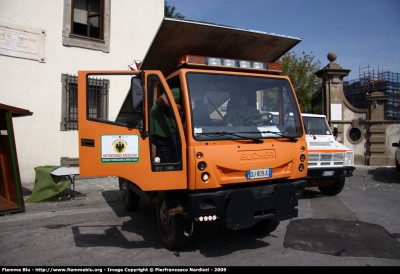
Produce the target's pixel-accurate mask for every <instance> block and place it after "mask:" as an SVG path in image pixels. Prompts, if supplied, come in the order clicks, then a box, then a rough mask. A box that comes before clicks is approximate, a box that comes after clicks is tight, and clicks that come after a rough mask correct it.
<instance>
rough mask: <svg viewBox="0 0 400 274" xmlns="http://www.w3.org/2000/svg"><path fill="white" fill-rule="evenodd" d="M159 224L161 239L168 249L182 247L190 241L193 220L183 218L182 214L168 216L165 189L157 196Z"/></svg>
mask: <svg viewBox="0 0 400 274" xmlns="http://www.w3.org/2000/svg"><path fill="white" fill-rule="evenodd" d="M156 210H157V225H158V232H159V234H160V238H161V241H162V242H163V244H164V245H165V246H166V247H167V249H170V250H174V249H178V248H182V247H184V246H186V245H187V244H188V243H189V240H190V236H191V232H190V231H191V230H193V228H192V225H193V224H192V221H191V220H188V219H183V218H182V217H181V216H180V214H176V215H174V216H168V214H167V211H168V209H167V206H166V204H165V191H159V192H158V196H157V209H156Z"/></svg>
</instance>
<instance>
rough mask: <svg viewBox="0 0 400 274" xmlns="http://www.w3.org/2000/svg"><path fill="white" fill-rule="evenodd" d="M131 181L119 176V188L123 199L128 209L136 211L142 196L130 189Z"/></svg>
mask: <svg viewBox="0 0 400 274" xmlns="http://www.w3.org/2000/svg"><path fill="white" fill-rule="evenodd" d="M129 184H130V182H129V181H128V180H126V179H123V178H119V188H120V190H121V195H122V201H123V203H124V208H125V210H126V211H136V210H138V208H139V204H140V196H139V195H137V194H136V193H135V192H133V191H132V190H130V189H129Z"/></svg>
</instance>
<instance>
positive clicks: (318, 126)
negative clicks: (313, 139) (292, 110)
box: [303, 116, 332, 135]
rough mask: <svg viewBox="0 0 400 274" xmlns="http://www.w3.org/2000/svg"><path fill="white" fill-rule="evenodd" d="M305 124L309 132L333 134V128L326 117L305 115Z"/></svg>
mask: <svg viewBox="0 0 400 274" xmlns="http://www.w3.org/2000/svg"><path fill="white" fill-rule="evenodd" d="M303 121H304V126H305V128H306V133H307V134H313V135H332V132H331V129H330V127H329V125H328V124H327V121H326V119H325V117H310V116H303Z"/></svg>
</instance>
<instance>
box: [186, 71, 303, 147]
mask: <svg viewBox="0 0 400 274" xmlns="http://www.w3.org/2000/svg"><path fill="white" fill-rule="evenodd" d="M186 77H187V83H188V89H189V95H190V100H191V106H192V129H193V137H194V138H195V139H196V140H221V139H253V140H259V139H264V138H285V137H286V139H288V138H287V137H290V138H289V139H291V140H293V138H296V137H299V136H301V135H302V134H303V132H302V130H303V127H302V125H301V120H300V117H299V113H298V107H297V104H296V100H295V97H294V92H293V90H292V88H291V86H290V84H289V82H288V81H287V80H286V79H285V78H275V77H268V76H265V77H256V76H244V75H224V74H208V73H193V72H190V73H188V74H187V75H186Z"/></svg>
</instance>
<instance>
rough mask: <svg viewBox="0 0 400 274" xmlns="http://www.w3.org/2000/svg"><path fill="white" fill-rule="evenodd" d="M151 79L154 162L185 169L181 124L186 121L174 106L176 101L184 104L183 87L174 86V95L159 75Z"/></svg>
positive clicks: (149, 81)
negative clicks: (170, 93) (178, 125)
mask: <svg viewBox="0 0 400 274" xmlns="http://www.w3.org/2000/svg"><path fill="white" fill-rule="evenodd" d="M147 80H148V81H147V90H148V108H149V113H150V114H149V130H150V132H149V133H150V140H151V155H152V159H153V164H160V166H163V168H162V169H158V168H156V169H155V170H157V171H160V170H181V169H182V163H181V162H182V161H181V159H182V157H181V155H182V149H181V139H180V135H179V131H178V127H177V124H178V123H182V117H183V115H182V113H181V116H180V117H175V115H174V112H173V109H172V105H173V104H182V94H181V90H180V89H178V88H174V89H172V90H171V92H172V94H173V97H174V98H170V97H169V96H168V95H167V93H166V92H165V89H164V86H163V85H162V83H161V81H160V80H159V79H158V77H157V76H155V75H149V77H148V78H147ZM178 109H180V108H178ZM182 109H183V108H182Z"/></svg>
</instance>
